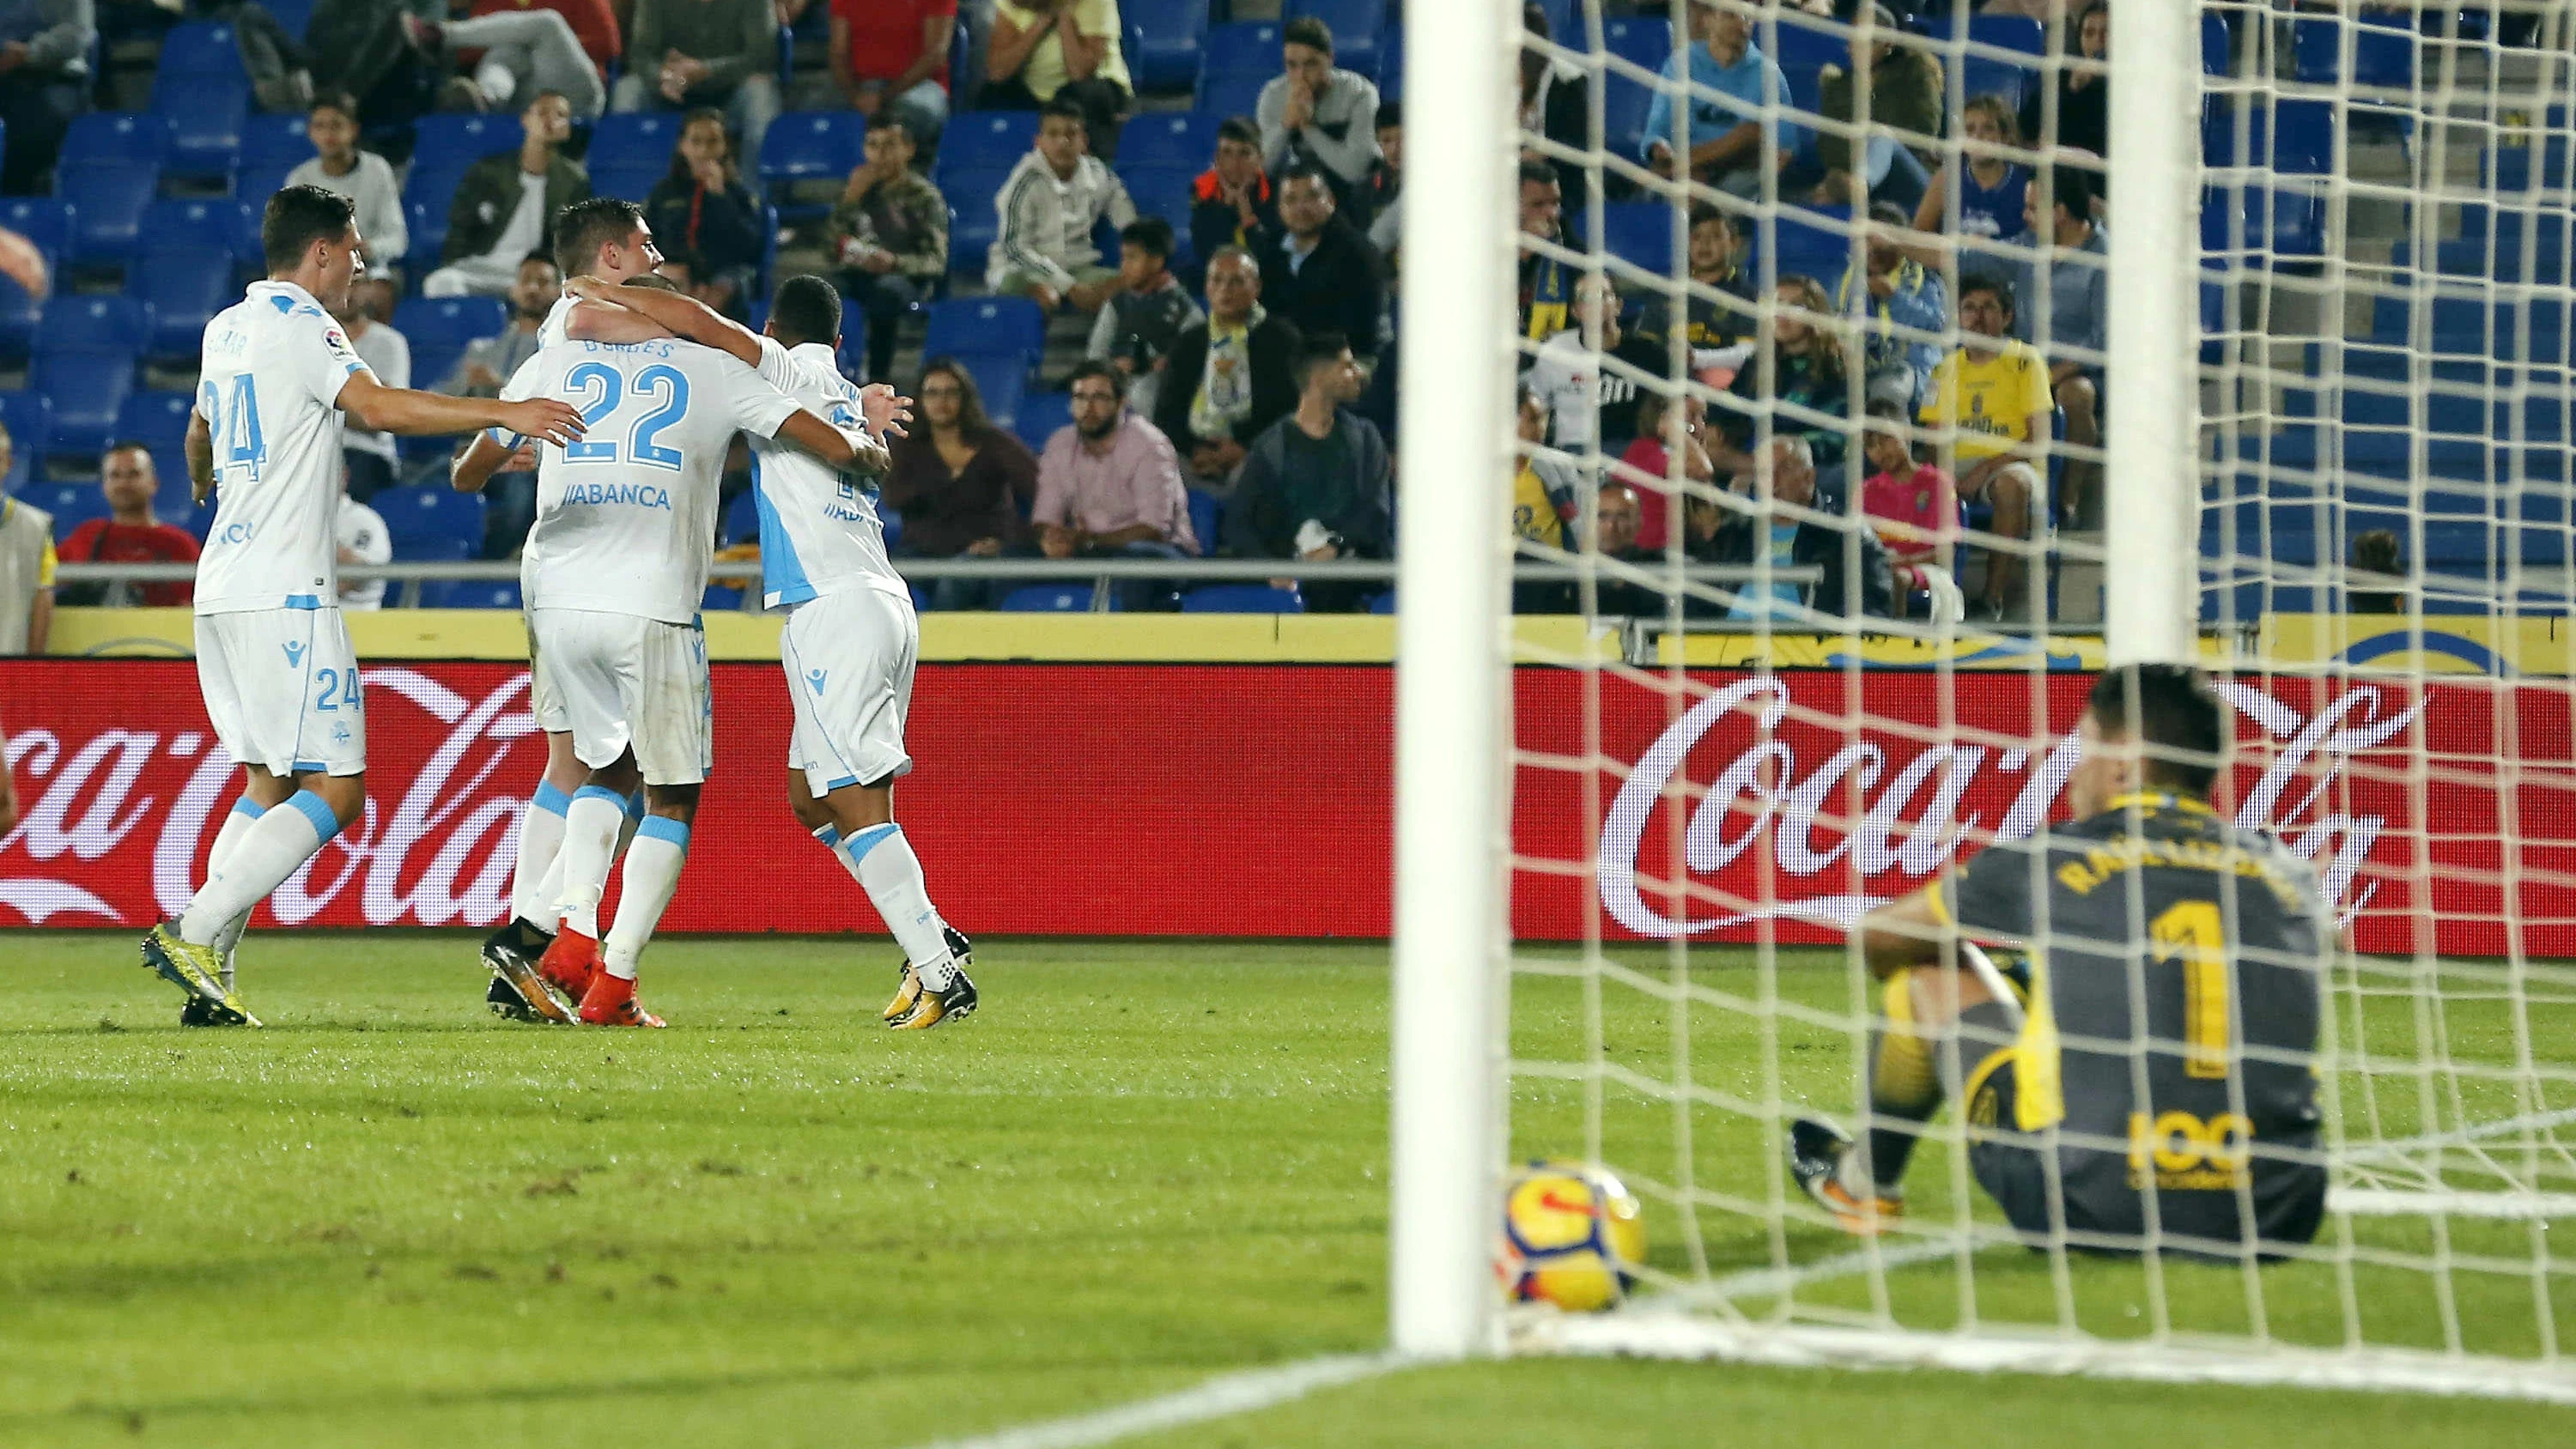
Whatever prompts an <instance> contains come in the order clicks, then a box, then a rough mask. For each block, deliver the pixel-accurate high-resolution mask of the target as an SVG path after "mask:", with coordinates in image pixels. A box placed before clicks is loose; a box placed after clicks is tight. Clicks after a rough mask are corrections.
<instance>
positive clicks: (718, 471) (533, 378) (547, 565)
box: [498, 340, 797, 624]
mask: <svg viewBox="0 0 2576 1449" xmlns="http://www.w3.org/2000/svg"><path fill="white" fill-rule="evenodd" d="M501 396H502V398H503V399H504V400H505V401H509V402H519V401H522V400H524V399H527V398H533V397H552V398H561V399H563V400H564V401H566V402H568V403H571V404H573V405H574V406H576V407H579V408H580V409H581V412H582V418H583V421H584V423H585V425H586V428H587V432H586V433H585V434H584V436H583V437H582V438H581V439H580V441H578V442H575V443H573V444H571V445H569V446H567V447H557V446H555V445H554V444H552V443H541V444H539V445H538V447H537V524H536V527H535V528H533V529H531V530H530V531H529V534H528V540H529V548H528V552H529V553H530V554H532V555H534V556H535V558H536V563H535V564H534V566H533V567H530V568H528V569H527V570H525V572H524V575H523V576H524V578H525V579H526V581H527V604H528V607H529V608H531V609H592V610H597V611H600V612H603V613H611V614H633V615H637V616H639V617H642V618H647V619H659V620H661V621H663V622H664V623H669V624H686V623H688V622H690V621H691V620H693V619H695V618H696V617H697V614H698V601H699V599H700V597H701V596H703V595H704V594H705V593H706V588H707V569H708V567H709V565H711V564H712V563H713V562H714V555H715V533H716V496H717V491H718V488H719V485H721V484H722V482H723V480H724V460H725V450H726V449H727V448H728V447H730V446H731V445H732V442H733V435H734V434H735V433H737V432H744V433H749V434H751V435H752V436H754V437H758V438H766V437H769V436H771V435H772V434H775V433H776V432H777V431H778V429H779V427H780V426H781V425H783V424H784V423H785V422H786V421H787V419H788V418H789V417H790V416H791V415H793V414H794V413H795V412H796V411H797V405H796V400H795V399H793V398H791V397H789V396H788V395H787V394H785V393H783V392H780V391H779V390H778V389H777V388H775V387H773V386H771V385H770V384H769V383H767V382H765V381H763V380H762V379H761V376H760V374H759V373H757V372H754V371H753V370H752V369H751V368H750V367H748V366H746V365H744V364H743V363H742V362H740V361H737V360H736V359H734V358H732V357H728V356H726V355H725V354H724V353H721V352H718V351H716V350H715V349H713V348H709V347H700V346H698V345H697V344H696V343H693V342H680V341H675V340H662V341H654V342H639V343H627V344H619V343H607V342H581V341H567V342H563V343H559V344H556V345H554V346H551V347H546V348H542V349H540V350H539V351H538V352H537V354H536V355H535V356H534V357H531V358H529V359H528V360H527V361H526V362H525V363H524V364H522V365H521V366H520V368H519V370H518V372H517V373H516V374H515V375H513V376H512V377H511V379H510V382H509V385H508V386H507V387H504V388H503V389H502V390H501ZM498 441H500V442H503V443H505V444H507V445H509V446H512V447H515V446H517V445H518V442H519V440H518V439H515V438H502V439H499V440H498Z"/></svg>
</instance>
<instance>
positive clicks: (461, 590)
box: [420, 579, 519, 609]
mask: <svg viewBox="0 0 2576 1449" xmlns="http://www.w3.org/2000/svg"><path fill="white" fill-rule="evenodd" d="M420 606H421V607H422V608H424V609H515V608H517V607H519V581H518V580H516V579H431V580H428V581H427V582H425V583H423V584H422V585H421V586H420Z"/></svg>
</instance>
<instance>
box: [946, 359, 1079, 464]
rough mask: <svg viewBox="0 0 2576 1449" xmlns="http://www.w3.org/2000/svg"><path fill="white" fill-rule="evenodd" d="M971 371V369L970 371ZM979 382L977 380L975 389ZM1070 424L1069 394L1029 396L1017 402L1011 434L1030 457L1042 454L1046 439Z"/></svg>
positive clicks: (1057, 393) (980, 380) (1036, 394)
mask: <svg viewBox="0 0 2576 1449" xmlns="http://www.w3.org/2000/svg"><path fill="white" fill-rule="evenodd" d="M970 371H971V369H970ZM981 384H982V378H981V377H980V376H979V377H978V378H977V385H978V386H980V385H981ZM1072 421H1073V394H1071V393H1066V392H1040V393H1031V394H1029V395H1028V396H1026V397H1024V398H1022V399H1020V410H1019V416H1017V417H1016V418H1013V419H1012V429H1011V430H1012V431H1013V432H1016V433H1018V434H1019V435H1020V441H1021V442H1023V443H1026V444H1028V445H1029V451H1030V452H1032V453H1043V452H1045V451H1046V445H1047V439H1049V438H1052V437H1054V436H1055V434H1056V430H1057V429H1058V428H1061V427H1063V426H1065V425H1066V424H1068V423H1070V422H1072Z"/></svg>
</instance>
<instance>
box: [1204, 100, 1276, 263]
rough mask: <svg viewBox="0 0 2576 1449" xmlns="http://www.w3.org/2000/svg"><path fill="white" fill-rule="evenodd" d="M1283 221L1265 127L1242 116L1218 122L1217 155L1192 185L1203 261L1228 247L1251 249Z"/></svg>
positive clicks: (1206, 261)
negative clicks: (1265, 151)
mask: <svg viewBox="0 0 2576 1449" xmlns="http://www.w3.org/2000/svg"><path fill="white" fill-rule="evenodd" d="M1278 224H1279V209H1278V205H1277V203H1276V202H1274V201H1273V200H1272V198H1271V195H1270V173H1269V172H1267V171H1265V170H1263V169H1262V165H1261V132H1260V131H1259V130H1257V129H1255V128H1254V126H1253V124H1252V122H1251V121H1249V120H1246V119H1245V118H1244V117H1241V116H1229V117H1227V118H1226V119H1225V120H1223V121H1221V122H1219V123H1218V124H1217V128H1216V160H1215V163H1214V164H1213V165H1211V166H1209V167H1208V169H1207V170H1205V171H1202V172H1200V173H1199V179H1198V182H1197V184H1196V185H1194V186H1193V187H1191V189H1190V250H1191V251H1192V252H1193V253H1194V254H1196V255H1197V257H1198V259H1199V265H1201V266H1205V265H1207V263H1208V260H1209V259H1210V258H1212V257H1214V256H1215V255H1216V254H1217V253H1218V252H1221V251H1223V250H1225V249H1226V248H1227V247H1243V248H1245V249H1247V250H1248V249H1250V247H1251V246H1252V244H1253V242H1254V241H1256V240H1257V239H1259V237H1260V235H1261V233H1262V231H1263V230H1264V229H1265V228H1274V227H1276V226H1278Z"/></svg>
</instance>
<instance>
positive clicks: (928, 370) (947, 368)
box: [913, 354, 993, 447]
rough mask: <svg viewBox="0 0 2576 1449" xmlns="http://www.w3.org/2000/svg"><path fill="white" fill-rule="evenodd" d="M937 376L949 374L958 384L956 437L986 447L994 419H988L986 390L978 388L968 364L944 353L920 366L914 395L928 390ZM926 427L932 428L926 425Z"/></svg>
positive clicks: (951, 379)
mask: <svg viewBox="0 0 2576 1449" xmlns="http://www.w3.org/2000/svg"><path fill="white" fill-rule="evenodd" d="M937 374H946V375H947V377H948V378H949V380H950V381H952V382H954V383H956V384H957V435H958V436H959V437H961V438H963V439H965V440H966V441H967V442H970V443H973V444H975V445H976V446H978V447H981V446H983V442H984V439H985V438H986V437H988V436H990V435H991V434H992V432H993V420H992V419H991V418H989V417H987V416H985V413H984V390H983V389H982V388H980V387H977V386H976V385H975V374H973V373H971V372H969V371H967V370H966V364H965V363H962V362H960V361H958V360H957V359H956V358H954V357H949V356H947V355H945V354H942V355H941V356H938V357H934V358H932V359H930V360H929V361H928V362H925V363H923V364H922V365H921V382H920V384H919V386H916V387H915V388H914V389H913V392H914V393H915V395H918V394H919V393H920V392H921V391H922V390H923V389H924V388H927V387H929V386H930V379H931V378H932V377H933V376H934V375H937ZM923 426H924V427H925V428H927V427H928V426H929V425H928V423H927V422H925V423H924V424H923Z"/></svg>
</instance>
